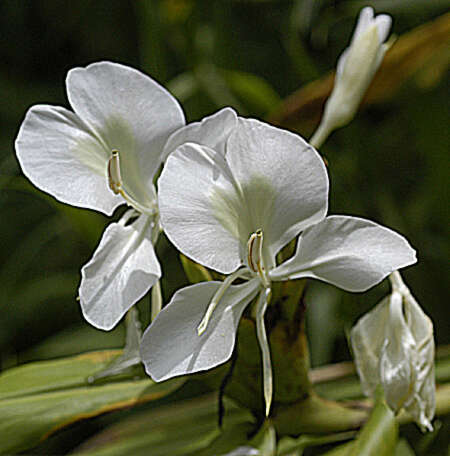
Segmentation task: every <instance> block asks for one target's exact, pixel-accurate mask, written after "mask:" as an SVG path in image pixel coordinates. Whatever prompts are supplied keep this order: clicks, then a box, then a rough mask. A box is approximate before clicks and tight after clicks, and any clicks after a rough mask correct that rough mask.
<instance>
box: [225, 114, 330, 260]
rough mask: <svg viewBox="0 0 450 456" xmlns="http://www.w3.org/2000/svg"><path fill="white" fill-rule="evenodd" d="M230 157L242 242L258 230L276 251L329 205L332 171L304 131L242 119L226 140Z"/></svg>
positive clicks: (266, 242)
mask: <svg viewBox="0 0 450 456" xmlns="http://www.w3.org/2000/svg"><path fill="white" fill-rule="evenodd" d="M226 159H227V162H228V163H229V166H230V169H231V171H232V173H233V176H234V178H235V180H236V182H237V183H238V185H239V187H240V190H241V192H242V195H243V196H242V198H243V200H244V201H245V205H246V210H245V211H244V212H243V213H240V214H239V217H240V224H241V225H242V226H243V229H242V230H241V231H243V232H242V233H240V239H241V242H242V243H246V242H247V240H248V238H249V235H250V234H251V233H254V232H255V231H256V230H258V229H262V231H263V234H264V246H265V248H266V249H268V250H269V255H271V256H274V255H275V254H276V253H277V251H278V250H280V249H281V248H282V247H283V246H284V245H285V244H286V243H288V242H289V241H290V240H291V239H293V238H294V237H295V236H296V235H297V234H298V233H299V232H300V231H302V230H303V229H305V228H306V227H307V226H309V225H312V224H314V223H317V222H318V221H320V220H322V219H323V218H324V217H325V215H326V212H327V206H328V203H327V201H328V176H327V172H326V169H325V165H324V163H323V160H322V158H321V157H320V156H319V154H318V153H317V152H316V151H315V150H314V148H313V147H312V146H310V145H309V144H308V143H307V142H306V141H305V140H303V139H302V138H301V137H300V136H298V135H295V134H293V133H290V132H288V131H286V130H281V129H279V128H275V127H273V126H271V125H268V124H266V123H263V122H259V121H258V120H254V119H242V118H239V123H238V127H237V128H236V129H234V130H233V132H232V133H231V135H230V138H229V140H228V144H227V154H226Z"/></svg>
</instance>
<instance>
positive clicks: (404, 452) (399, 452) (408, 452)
mask: <svg viewBox="0 0 450 456" xmlns="http://www.w3.org/2000/svg"><path fill="white" fill-rule="evenodd" d="M395 456H415V453H414V451H413V449H412V448H411V447H410V446H409V443H408V442H407V441H406V440H405V439H401V440H400V441H399V442H398V444H397V448H396V449H395Z"/></svg>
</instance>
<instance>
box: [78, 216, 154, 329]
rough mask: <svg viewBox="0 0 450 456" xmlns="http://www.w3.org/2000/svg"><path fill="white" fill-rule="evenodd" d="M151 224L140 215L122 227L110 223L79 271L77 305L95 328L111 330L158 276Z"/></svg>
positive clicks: (118, 224) (121, 225) (119, 224)
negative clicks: (78, 299) (79, 281)
mask: <svg viewBox="0 0 450 456" xmlns="http://www.w3.org/2000/svg"><path fill="white" fill-rule="evenodd" d="M151 230H152V222H151V220H150V218H149V217H146V216H143V215H141V216H140V217H139V218H138V219H137V220H136V221H135V222H134V223H132V224H131V225H128V226H124V225H123V224H121V223H111V224H110V225H109V226H108V227H107V228H106V230H105V232H104V234H103V237H102V239H101V241H100V244H99V246H98V247H97V250H96V251H95V253H94V256H93V257H92V258H91V260H90V261H89V262H88V263H87V264H86V265H84V266H83V268H82V270H81V277H82V278H81V284H80V289H79V295H80V304H81V309H82V312H83V315H84V317H85V318H86V320H87V321H88V322H89V323H91V324H92V325H94V326H95V327H96V328H99V329H105V330H109V329H111V328H113V327H114V326H115V325H116V324H117V323H118V322H119V320H120V319H121V318H122V316H123V315H124V314H125V313H126V311H127V310H128V309H129V308H130V307H131V306H132V305H133V304H135V303H136V302H137V301H138V300H139V299H141V298H142V297H143V296H144V295H145V294H146V293H147V292H148V290H149V289H150V288H151V287H152V286H153V285H154V284H155V282H156V281H157V280H158V279H159V277H161V268H160V265H159V263H158V259H157V258H156V255H155V251H154V248H153V245H152V242H151V240H150V239H151Z"/></svg>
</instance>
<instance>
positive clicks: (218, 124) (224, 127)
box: [163, 108, 237, 157]
mask: <svg viewBox="0 0 450 456" xmlns="http://www.w3.org/2000/svg"><path fill="white" fill-rule="evenodd" d="M236 125H237V114H236V112H235V111H234V110H233V109H231V108H223V109H221V110H220V111H217V112H216V113H214V114H213V115H211V116H208V117H205V118H204V119H202V120H201V121H200V122H192V123H190V124H188V125H185V126H184V127H182V128H180V129H179V130H177V131H176V132H175V133H172V135H171V136H170V138H169V139H168V140H167V143H166V145H165V147H164V153H163V155H164V157H167V156H168V155H169V154H170V153H171V152H173V151H174V150H175V149H176V148H177V147H178V146H182V145H183V144H185V143H187V142H193V143H197V144H201V145H202V146H207V147H210V148H211V149H214V150H216V151H218V152H221V153H222V154H223V155H225V144H226V141H227V139H228V136H229V134H230V133H231V131H232V130H233V129H234V128H235V127H236Z"/></svg>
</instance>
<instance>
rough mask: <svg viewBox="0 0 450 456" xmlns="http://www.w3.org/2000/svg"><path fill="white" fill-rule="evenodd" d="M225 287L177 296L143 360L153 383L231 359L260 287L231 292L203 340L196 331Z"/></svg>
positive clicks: (148, 339)
mask: <svg viewBox="0 0 450 456" xmlns="http://www.w3.org/2000/svg"><path fill="white" fill-rule="evenodd" d="M220 285H221V283H220V282H203V283H199V284H196V285H191V286H189V287H186V288H183V289H181V290H179V291H177V292H176V293H175V294H174V296H173V297H172V300H171V301H170V303H169V304H168V305H167V306H166V307H164V308H163V310H162V311H161V312H160V313H159V314H158V316H157V317H156V319H155V320H154V321H153V322H152V324H151V325H150V326H149V327H148V328H147V330H146V331H145V333H144V336H143V338H142V343H141V356H142V360H143V363H144V365H145V369H146V371H147V373H148V374H149V375H150V376H151V377H152V378H153V379H154V380H156V381H162V380H166V379H168V378H171V377H175V376H177V375H184V374H190V373H193V372H199V371H203V370H207V369H211V368H213V367H215V366H217V365H219V364H222V363H224V362H225V361H227V360H228V359H229V358H230V356H231V354H232V352H233V347H234V342H235V337H236V331H237V327H238V324H239V320H240V318H241V315H242V312H243V311H244V308H245V307H246V306H247V305H248V303H249V302H250V301H251V300H252V299H253V298H254V297H255V296H256V294H257V292H258V290H259V287H260V285H259V280H258V279H253V280H252V281H250V282H246V283H244V284H242V285H236V286H231V287H230V288H228V290H227V292H226V293H225V295H224V296H223V298H222V299H221V301H220V302H219V304H218V305H217V307H216V309H215V310H214V313H213V315H212V317H211V319H210V321H209V323H208V327H207V329H206V331H205V332H204V333H203V334H202V335H200V336H199V335H198V334H197V327H198V325H199V323H200V321H201V320H202V318H203V316H204V314H205V312H206V309H207V308H208V305H209V302H210V301H211V299H212V297H213V296H214V294H215V293H216V291H217V290H218V289H219V287H220Z"/></svg>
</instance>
